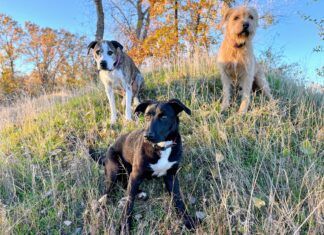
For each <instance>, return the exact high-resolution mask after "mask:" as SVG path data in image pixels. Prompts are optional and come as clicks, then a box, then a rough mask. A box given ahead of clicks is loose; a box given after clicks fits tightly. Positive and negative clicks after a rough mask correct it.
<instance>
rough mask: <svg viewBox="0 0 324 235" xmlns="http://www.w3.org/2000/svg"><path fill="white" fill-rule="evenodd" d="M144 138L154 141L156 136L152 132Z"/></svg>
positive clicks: (147, 133)
mask: <svg viewBox="0 0 324 235" xmlns="http://www.w3.org/2000/svg"><path fill="white" fill-rule="evenodd" d="M144 138H145V139H147V140H153V139H154V134H153V133H152V132H145V133H144Z"/></svg>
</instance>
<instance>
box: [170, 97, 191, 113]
mask: <svg viewBox="0 0 324 235" xmlns="http://www.w3.org/2000/svg"><path fill="white" fill-rule="evenodd" d="M168 103H169V104H171V106H172V108H173V109H174V111H175V112H176V113H177V114H178V113H180V112H182V111H185V112H186V113H187V114H188V115H191V110H190V109H189V108H188V107H187V106H185V105H184V104H183V103H182V102H181V101H180V100H178V99H171V100H169V101H168Z"/></svg>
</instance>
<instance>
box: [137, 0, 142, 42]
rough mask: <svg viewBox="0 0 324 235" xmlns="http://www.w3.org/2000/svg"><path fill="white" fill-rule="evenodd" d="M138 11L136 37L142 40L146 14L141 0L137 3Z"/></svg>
mask: <svg viewBox="0 0 324 235" xmlns="http://www.w3.org/2000/svg"><path fill="white" fill-rule="evenodd" d="M136 9H137V25H136V37H137V39H141V32H142V28H143V21H144V13H143V11H142V1H141V0H139V1H137V5H136Z"/></svg>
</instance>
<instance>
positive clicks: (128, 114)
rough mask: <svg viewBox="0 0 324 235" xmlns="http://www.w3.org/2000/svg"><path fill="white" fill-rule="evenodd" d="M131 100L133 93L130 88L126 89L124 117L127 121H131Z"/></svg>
mask: <svg viewBox="0 0 324 235" xmlns="http://www.w3.org/2000/svg"><path fill="white" fill-rule="evenodd" d="M132 98H133V92H132V89H131V88H130V87H128V86H127V87H126V109H125V117H126V120H127V121H131V120H132Z"/></svg>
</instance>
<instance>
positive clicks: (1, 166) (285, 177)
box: [0, 57, 324, 234]
mask: <svg viewBox="0 0 324 235" xmlns="http://www.w3.org/2000/svg"><path fill="white" fill-rule="evenodd" d="M145 79H146V90H145V92H144V94H143V97H142V98H143V99H148V98H150V99H152V98H154V99H169V98H175V97H176V98H179V99H180V100H182V101H183V102H184V103H185V104H186V105H188V107H190V108H191V110H192V111H193V112H192V113H193V114H192V116H187V115H185V114H182V115H181V125H180V128H181V133H182V136H183V139H184V160H183V163H182V167H181V169H180V171H179V178H180V183H181V185H182V187H181V189H182V192H183V196H184V198H185V202H186V203H187V207H188V209H189V211H190V213H191V214H192V215H194V214H195V213H196V212H204V213H205V215H206V217H205V219H204V221H203V223H202V224H201V225H200V226H199V228H198V229H197V231H196V233H197V234H241V233H246V234H255V233H262V234H264V233H265V234H292V233H296V234H299V233H300V234H320V233H324V227H323V222H324V221H323V218H324V202H323V201H324V193H323V189H324V178H323V170H324V168H323V159H324V158H323V154H324V152H323V149H324V148H323V143H324V127H323V122H324V119H323V118H324V115H323V94H320V93H319V94H316V93H313V92H311V91H309V90H307V89H306V88H304V87H303V86H302V84H298V83H297V82H294V81H291V80H285V79H283V78H280V77H278V76H272V75H271V74H270V75H269V80H270V84H271V87H272V89H273V93H274V95H275V98H276V99H275V101H274V102H268V101H267V100H265V98H264V97H263V96H262V95H260V94H254V95H253V101H252V102H251V107H250V111H249V112H248V113H247V114H246V115H245V116H238V115H237V109H238V102H235V103H234V105H233V107H232V108H231V109H230V111H229V112H228V114H226V115H221V114H220V99H221V83H220V81H219V79H218V72H217V70H216V68H215V63H214V59H213V58H211V59H207V58H205V57H198V58H196V59H194V60H192V61H184V62H182V61H180V62H177V63H175V64H174V65H173V66H169V67H166V68H163V69H160V70H156V71H154V72H147V73H146V74H145ZM117 103H119V102H117ZM119 110H122V108H121V107H119ZM27 114H28V113H26V117H24V118H22V120H21V121H20V122H19V123H10V122H7V123H6V125H5V127H3V128H2V130H1V131H0V140H1V141H0V199H1V201H0V234H2V233H3V234H26V233H37V234H39V233H41V234H43V233H50V234H53V233H54V234H55V233H60V234H71V233H76V234H82V233H92V234H101V233H105V234H114V233H115V231H116V229H117V228H118V225H119V220H120V214H121V213H120V209H118V207H117V204H118V203H117V202H118V199H120V198H121V197H122V196H123V194H124V192H125V191H124V189H123V188H122V187H120V188H117V189H116V191H115V192H114V193H113V194H112V195H109V199H108V203H103V202H102V200H99V201H98V199H99V198H100V197H101V196H102V194H103V192H104V186H103V175H104V174H103V169H102V168H101V167H100V166H98V165H97V164H95V163H94V162H93V161H92V160H90V159H89V156H88V152H87V149H88V145H89V143H92V144H93V143H95V145H96V146H97V147H98V148H102V149H105V148H107V147H108V146H109V144H111V143H112V142H113V141H114V139H115V138H116V136H118V135H119V134H120V133H124V132H127V131H130V130H133V129H135V128H137V127H138V126H143V120H142V118H140V119H139V120H138V121H136V122H132V123H125V122H124V121H123V119H122V118H121V119H119V122H118V124H117V125H116V126H115V127H113V128H111V127H110V125H109V108H108V103H107V100H106V97H105V94H104V92H103V89H102V88H99V89H91V90H89V91H88V92H87V93H85V94H82V95H78V96H75V97H71V98H70V99H69V100H66V102H64V103H60V104H55V105H51V106H48V107H47V108H46V109H44V110H43V111H40V112H38V113H37V114H35V115H33V117H32V118H29V117H28V115H27ZM162 184H163V183H162V180H161V179H156V180H153V181H145V182H144V183H143V186H142V188H143V190H145V191H146V192H148V194H149V200H148V201H147V202H145V203H144V202H141V201H136V205H135V208H134V215H135V218H136V219H135V223H134V230H133V231H134V233H136V234H148V233H159V234H181V233H188V231H186V230H185V228H183V226H182V225H181V222H180V220H179V218H178V217H177V216H176V213H175V211H174V209H173V206H172V202H171V200H170V197H169V195H168V194H167V193H166V192H165V189H164V187H161V185H162Z"/></svg>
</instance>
